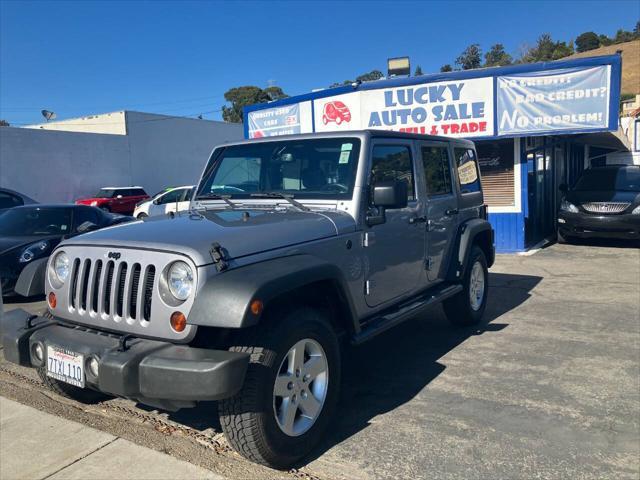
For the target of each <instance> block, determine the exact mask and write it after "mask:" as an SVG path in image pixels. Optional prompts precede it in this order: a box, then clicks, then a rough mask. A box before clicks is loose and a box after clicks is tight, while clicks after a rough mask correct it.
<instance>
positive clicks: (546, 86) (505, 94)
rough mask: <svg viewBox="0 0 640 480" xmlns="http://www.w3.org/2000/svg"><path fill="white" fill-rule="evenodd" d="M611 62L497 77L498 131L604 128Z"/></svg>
mask: <svg viewBox="0 0 640 480" xmlns="http://www.w3.org/2000/svg"><path fill="white" fill-rule="evenodd" d="M610 78H611V66H610V65H604V66H598V67H592V68H579V69H577V68H572V69H563V70H554V71H541V72H535V73H528V74H526V75H513V76H503V77H498V78H497V81H498V85H497V104H498V106H497V108H498V132H497V134H498V135H509V134H527V133H547V132H557V131H559V130H584V129H590V128H606V127H607V125H608V122H609V107H610V106H609V96H610V92H609V89H610Z"/></svg>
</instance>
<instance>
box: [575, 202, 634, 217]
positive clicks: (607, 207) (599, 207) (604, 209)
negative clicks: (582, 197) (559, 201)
mask: <svg viewBox="0 0 640 480" xmlns="http://www.w3.org/2000/svg"><path fill="white" fill-rule="evenodd" d="M629 205H631V204H630V203H621V202H588V203H583V204H582V208H584V209H585V210H586V211H587V212H589V213H603V214H605V215H608V214H615V213H621V212H624V211H625V210H626V209H627V208H629Z"/></svg>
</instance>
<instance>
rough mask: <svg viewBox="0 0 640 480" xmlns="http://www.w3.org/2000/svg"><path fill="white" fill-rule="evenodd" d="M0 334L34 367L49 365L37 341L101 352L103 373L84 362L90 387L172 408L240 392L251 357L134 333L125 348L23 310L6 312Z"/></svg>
mask: <svg viewBox="0 0 640 480" xmlns="http://www.w3.org/2000/svg"><path fill="white" fill-rule="evenodd" d="M0 334H1V335H2V346H3V351H4V356H5V359H6V360H7V361H9V362H12V363H16V364H18V365H22V366H24V367H35V368H37V367H40V366H42V365H46V362H47V359H46V358H44V361H43V362H38V361H37V359H36V358H35V357H33V355H32V353H31V352H32V349H33V345H34V344H35V343H37V342H39V343H41V344H43V346H46V345H56V346H58V347H63V348H66V349H68V350H71V351H74V352H77V353H81V354H82V355H84V358H85V361H86V360H87V359H88V358H89V357H96V358H97V359H98V361H99V374H98V377H97V378H92V376H91V375H90V373H89V372H88V369H86V368H85V371H86V379H85V380H86V381H85V383H86V385H87V387H89V388H92V389H94V390H98V391H101V392H104V393H108V394H111V395H115V396H118V397H125V398H130V399H134V400H137V401H139V402H141V403H145V404H148V405H151V406H155V407H159V408H163V409H167V410H176V409H178V408H184V407H192V406H194V405H195V403H196V402H198V401H205V400H219V399H222V398H228V397H231V396H233V395H235V394H236V393H237V392H238V391H239V390H240V388H242V384H243V382H244V377H245V374H246V371H247V366H248V363H249V355H248V354H245V353H238V352H229V351H226V350H209V349H203V348H193V347H189V346H186V345H175V344H172V343H168V342H162V341H157V340H146V339H142V338H137V337H129V338H128V339H127V340H126V342H125V345H124V348H122V337H120V336H117V335H109V334H106V333H104V332H100V331H96V330H90V329H86V328H84V327H79V326H70V325H65V324H62V323H59V322H58V321H56V320H55V319H53V320H50V319H48V318H44V317H37V316H33V315H30V314H28V313H27V312H25V311H24V310H13V311H11V312H8V313H5V314H3V315H2V317H1V318H0ZM43 350H44V351H45V352H46V350H47V349H46V348H43Z"/></svg>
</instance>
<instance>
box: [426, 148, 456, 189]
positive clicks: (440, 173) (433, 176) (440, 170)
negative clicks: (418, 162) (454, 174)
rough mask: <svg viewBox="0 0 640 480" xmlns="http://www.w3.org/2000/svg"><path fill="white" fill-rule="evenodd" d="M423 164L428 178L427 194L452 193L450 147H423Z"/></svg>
mask: <svg viewBox="0 0 640 480" xmlns="http://www.w3.org/2000/svg"><path fill="white" fill-rule="evenodd" d="M422 165H423V166H424V174H425V177H426V179H427V194H428V195H429V196H430V197H432V196H434V195H446V194H448V193H451V192H452V191H453V189H452V188H451V173H450V167H449V149H448V148H447V147H446V146H444V147H441V146H431V147H428V146H424V147H422Z"/></svg>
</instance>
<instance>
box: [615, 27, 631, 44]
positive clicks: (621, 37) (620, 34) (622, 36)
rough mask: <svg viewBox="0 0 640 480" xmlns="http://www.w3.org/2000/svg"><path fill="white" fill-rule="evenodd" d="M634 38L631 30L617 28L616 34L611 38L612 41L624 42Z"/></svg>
mask: <svg viewBox="0 0 640 480" xmlns="http://www.w3.org/2000/svg"><path fill="white" fill-rule="evenodd" d="M635 38H636V36H635V35H634V34H633V32H629V31H627V30H624V29H622V28H621V29H619V30H618V31H617V32H616V36H615V37H614V39H613V43H624V42H630V41H631V40H634V39H635Z"/></svg>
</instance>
